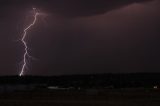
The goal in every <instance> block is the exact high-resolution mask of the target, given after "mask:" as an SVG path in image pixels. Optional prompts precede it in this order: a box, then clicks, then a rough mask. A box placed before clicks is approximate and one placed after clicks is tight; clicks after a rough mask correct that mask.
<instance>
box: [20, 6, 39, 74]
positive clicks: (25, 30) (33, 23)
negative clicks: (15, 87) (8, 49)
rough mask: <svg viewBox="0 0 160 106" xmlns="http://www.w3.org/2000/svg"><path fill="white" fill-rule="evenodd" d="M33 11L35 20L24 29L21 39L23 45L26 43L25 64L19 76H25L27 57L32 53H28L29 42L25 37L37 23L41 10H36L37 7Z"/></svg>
mask: <svg viewBox="0 0 160 106" xmlns="http://www.w3.org/2000/svg"><path fill="white" fill-rule="evenodd" d="M33 11H34V20H33V22H32V23H31V24H30V25H29V26H27V27H26V28H25V29H24V34H23V37H22V39H21V42H22V43H23V45H24V50H25V53H24V55H23V65H22V68H21V71H20V74H19V76H23V75H24V72H25V69H26V67H27V57H29V58H30V55H29V53H28V46H27V43H26V41H25V38H26V36H27V32H28V30H30V29H31V27H32V26H34V25H35V23H36V21H37V16H38V15H39V12H37V11H36V8H33Z"/></svg>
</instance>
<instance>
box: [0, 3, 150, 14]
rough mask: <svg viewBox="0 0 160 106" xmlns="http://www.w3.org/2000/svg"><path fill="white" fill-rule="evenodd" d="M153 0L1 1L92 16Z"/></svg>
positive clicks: (49, 10)
mask: <svg viewBox="0 0 160 106" xmlns="http://www.w3.org/2000/svg"><path fill="white" fill-rule="evenodd" d="M147 1H152V0H34V1H32V0H27V1H22V0H16V1H15V0H14V1H9V0H7V1H1V2H0V3H1V6H5V7H6V6H7V5H9V6H14V5H15V6H16V7H17V6H18V5H19V7H23V8H24V6H26V7H30V6H35V7H38V8H39V9H41V10H43V11H47V12H50V13H54V14H58V15H62V16H66V17H76V16H91V15H96V14H104V13H106V12H108V11H111V10H113V9H118V8H121V7H123V6H126V5H129V4H132V3H141V2H147Z"/></svg>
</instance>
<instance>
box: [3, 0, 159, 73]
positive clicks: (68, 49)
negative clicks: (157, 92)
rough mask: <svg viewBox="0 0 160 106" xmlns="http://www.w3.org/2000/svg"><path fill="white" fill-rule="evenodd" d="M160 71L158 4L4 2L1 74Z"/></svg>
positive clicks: (146, 0) (155, 0)
mask: <svg viewBox="0 0 160 106" xmlns="http://www.w3.org/2000/svg"><path fill="white" fill-rule="evenodd" d="M33 7H35V8H37V9H38V10H39V11H40V12H41V13H43V15H42V16H39V17H38V20H37V23H36V25H35V26H34V27H32V28H31V30H29V32H28V35H27V38H26V41H27V44H28V47H29V48H30V49H29V53H30V55H32V56H33V57H34V59H31V60H30V61H29V64H28V69H26V71H25V74H26V75H66V74H90V73H121V72H123V73H124V72H125V73H126V72H127V73H130V72H160V41H159V35H160V29H159V28H160V1H159V0H33V1H32V0H12V1H11V0H1V1H0V29H1V30H0V75H18V74H19V72H20V69H21V65H22V59H23V53H24V46H23V44H22V43H21V42H20V38H21V37H22V35H23V30H24V28H25V27H26V26H27V25H29V24H30V23H31V22H32V20H33V12H32V8H33Z"/></svg>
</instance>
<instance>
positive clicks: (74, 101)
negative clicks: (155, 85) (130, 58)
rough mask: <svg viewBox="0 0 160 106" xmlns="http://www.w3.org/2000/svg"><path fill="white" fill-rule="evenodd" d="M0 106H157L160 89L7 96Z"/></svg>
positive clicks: (41, 92)
mask: <svg viewBox="0 0 160 106" xmlns="http://www.w3.org/2000/svg"><path fill="white" fill-rule="evenodd" d="M0 106H160V90H159V89H156V90H154V89H108V90H107V89H106V90H53V91H49V90H41V91H30V92H22V91H21V92H10V93H9V92H8V93H7V92H6V93H1V95H0Z"/></svg>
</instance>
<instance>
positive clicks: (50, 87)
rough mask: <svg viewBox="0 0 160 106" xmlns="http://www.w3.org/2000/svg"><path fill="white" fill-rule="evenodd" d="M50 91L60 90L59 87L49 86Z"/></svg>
mask: <svg viewBox="0 0 160 106" xmlns="http://www.w3.org/2000/svg"><path fill="white" fill-rule="evenodd" d="M48 89H59V87H58V86H49V87H48Z"/></svg>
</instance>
